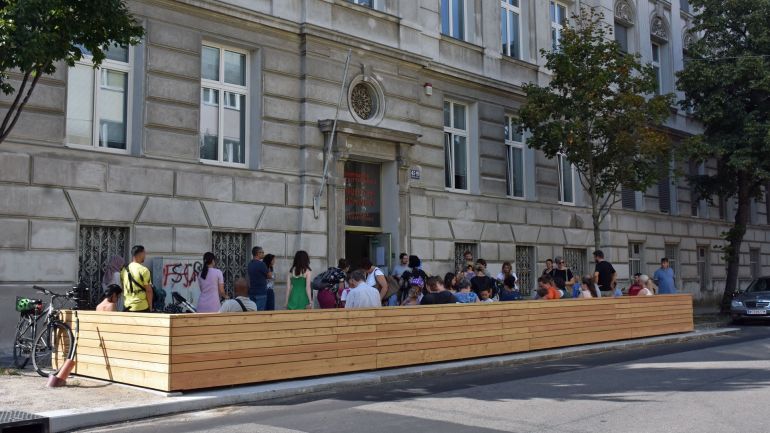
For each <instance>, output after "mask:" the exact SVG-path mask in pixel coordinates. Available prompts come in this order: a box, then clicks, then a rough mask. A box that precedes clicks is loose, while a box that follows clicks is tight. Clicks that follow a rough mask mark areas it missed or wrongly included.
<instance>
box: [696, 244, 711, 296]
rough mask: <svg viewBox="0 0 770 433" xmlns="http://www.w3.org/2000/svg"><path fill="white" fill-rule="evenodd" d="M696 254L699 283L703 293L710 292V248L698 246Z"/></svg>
mask: <svg viewBox="0 0 770 433" xmlns="http://www.w3.org/2000/svg"><path fill="white" fill-rule="evenodd" d="M696 252H697V256H698V261H697V264H698V281H699V283H700V289H701V291H705V290H710V279H711V278H710V276H709V274H710V272H711V264H710V262H711V258H710V257H709V247H706V246H698V247H697V248H696Z"/></svg>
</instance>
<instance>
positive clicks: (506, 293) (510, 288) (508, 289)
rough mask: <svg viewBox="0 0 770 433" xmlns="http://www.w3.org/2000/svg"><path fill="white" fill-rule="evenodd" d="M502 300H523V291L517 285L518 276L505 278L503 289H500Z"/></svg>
mask: <svg viewBox="0 0 770 433" xmlns="http://www.w3.org/2000/svg"><path fill="white" fill-rule="evenodd" d="M500 300H501V301H519V300H521V292H520V291H519V289H518V288H517V287H516V277H514V276H509V277H505V280H503V290H502V291H500Z"/></svg>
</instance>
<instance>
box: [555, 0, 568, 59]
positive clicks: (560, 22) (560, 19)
mask: <svg viewBox="0 0 770 433" xmlns="http://www.w3.org/2000/svg"><path fill="white" fill-rule="evenodd" d="M565 24H567V6H566V5H565V4H563V3H559V2H556V1H552V2H551V44H552V46H551V48H553V50H554V51H558V50H559V45H560V42H559V40H560V39H561V33H562V30H564V25H565Z"/></svg>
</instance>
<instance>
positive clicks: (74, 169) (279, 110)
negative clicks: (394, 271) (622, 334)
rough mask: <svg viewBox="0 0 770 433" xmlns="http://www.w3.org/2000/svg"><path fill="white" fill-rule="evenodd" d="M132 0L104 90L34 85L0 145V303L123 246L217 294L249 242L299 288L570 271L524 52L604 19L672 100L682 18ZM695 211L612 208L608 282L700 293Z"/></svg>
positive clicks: (567, 201) (752, 243)
mask: <svg viewBox="0 0 770 433" xmlns="http://www.w3.org/2000/svg"><path fill="white" fill-rule="evenodd" d="M128 3H129V6H130V8H131V10H132V11H133V12H134V13H135V14H136V16H137V17H138V19H139V20H140V21H141V22H142V24H143V25H144V26H145V28H146V37H145V38H144V40H143V42H142V43H141V44H140V45H138V46H136V47H132V48H130V49H128V50H127V51H123V50H119V49H116V50H115V51H114V55H111V56H110V61H108V62H107V63H106V64H105V66H104V67H103V68H102V70H100V71H95V72H94V71H93V70H91V69H89V66H88V65H87V64H84V65H79V67H78V66H76V67H75V68H66V67H64V66H62V67H60V68H59V69H58V71H57V72H56V74H55V75H53V76H47V77H45V78H43V79H41V81H40V84H39V86H38V88H37V90H36V91H35V93H34V96H33V98H32V100H31V101H30V103H29V105H28V106H27V109H26V110H25V113H24V114H23V116H22V117H21V119H20V121H19V123H18V124H17V126H16V128H15V130H14V131H13V134H12V135H11V137H10V138H9V139H8V140H6V141H5V142H4V143H2V146H0V286H1V287H0V297H1V298H3V300H4V301H5V300H7V299H9V298H11V299H12V298H13V296H15V295H17V294H20V293H29V286H30V285H31V284H33V283H37V284H44V285H49V286H64V285H69V284H72V283H73V282H75V281H78V280H86V281H88V282H89V283H93V282H94V281H97V280H99V279H100V277H101V269H103V266H104V262H105V260H107V259H108V256H110V255H112V254H115V253H120V254H124V255H127V249H128V248H130V245H133V244H143V245H144V246H145V247H146V248H147V249H148V251H149V253H150V255H151V256H152V257H154V258H162V257H166V258H182V259H185V260H187V259H189V260H193V259H196V258H198V257H200V256H201V255H202V253H203V252H205V251H208V250H212V249H213V250H214V251H215V252H216V253H217V254H218V255H220V259H221V262H222V263H221V265H222V266H223V267H225V268H227V269H228V272H229V274H228V275H231V276H232V275H235V274H237V273H238V272H239V271H238V270H239V269H240V268H242V266H243V263H245V260H247V259H248V253H247V251H248V249H249V248H250V247H251V246H252V245H261V246H263V247H264V248H265V249H266V250H267V252H270V253H273V254H276V255H277V256H278V262H277V271H278V272H279V273H280V274H284V275H285V272H286V271H287V269H288V266H289V264H290V259H291V257H292V255H293V253H294V251H296V250H298V249H305V250H307V251H308V252H309V253H310V255H311V257H312V264H313V268H314V269H322V268H325V267H326V266H327V264H331V263H334V262H336V260H337V259H338V258H339V257H349V258H356V257H361V256H363V255H369V256H370V257H371V258H372V259H375V261H377V262H379V263H378V264H379V265H384V266H387V265H391V266H392V265H393V260H394V259H393V258H394V257H397V255H398V253H399V252H401V251H407V252H409V253H412V254H417V255H419V256H420V257H422V258H423V260H424V264H425V268H426V269H427V270H428V271H429V272H431V273H436V274H443V273H445V272H448V271H450V270H453V269H454V268H455V264H456V256H457V255H458V254H459V253H461V252H462V251H463V250H465V249H470V250H472V251H474V253H475V254H476V255H477V256H478V257H483V258H485V259H487V260H488V261H489V262H490V263H491V264H492V266H493V267H494V268H497V267H498V266H499V265H500V264H501V263H502V262H503V261H511V262H513V263H514V266H515V267H516V268H517V271H518V272H519V274H520V275H521V276H523V277H524V281H523V282H524V285H525V286H528V287H531V286H532V285H533V284H534V281H533V280H534V276H536V275H537V274H538V273H539V271H538V270H539V268H540V267H541V262H542V261H543V260H544V259H545V258H547V257H553V256H555V255H564V256H566V257H567V260H568V262H569V263H570V265H571V266H572V267H573V268H576V269H578V270H587V269H589V266H590V264H589V259H590V257H589V254H590V251H591V245H592V235H591V224H590V217H589V215H590V214H589V212H588V210H587V208H586V197H585V196H584V194H583V193H582V192H581V191H580V190H579V188H577V187H576V185H577V181H576V178H575V175H574V173H573V172H572V170H571V168H570V166H569V164H568V162H566V161H560V160H557V159H554V160H549V159H546V158H545V157H544V156H543V155H542V154H541V153H539V152H536V151H533V150H531V149H529V148H527V147H526V144H525V142H526V137H518V136H517V134H515V133H514V132H513V130H512V127H514V126H515V125H511V124H510V120H509V119H508V118H507V116H510V115H511V114H514V113H515V112H516V110H517V107H519V106H520V105H521V104H522V102H523V100H524V95H523V92H522V89H521V86H522V84H524V83H528V82H539V83H543V82H546V80H547V79H548V73H547V71H546V70H545V69H544V67H543V60H542V59H541V58H540V56H539V54H538V53H539V50H541V49H549V48H551V47H553V44H554V37H558V34H559V31H560V29H561V26H562V25H563V21H562V20H561V18H560V17H565V19H566V17H568V16H569V15H570V14H571V13H574V12H575V11H577V10H578V8H579V7H581V6H582V5H587V6H596V7H598V8H600V9H601V10H602V11H603V12H604V14H605V16H606V19H607V20H608V21H613V20H614V23H615V28H616V33H617V37H618V38H619V40H621V39H622V40H621V43H622V44H623V45H624V46H625V47H627V49H628V50H629V51H633V52H639V53H641V55H642V57H643V59H644V60H645V61H647V62H653V63H654V64H655V65H656V66H657V67H658V70H659V71H660V74H659V75H660V87H661V91H664V92H669V91H676V90H675V88H674V73H675V71H676V70H679V69H681V68H682V65H683V51H684V47H685V44H686V40H685V39H686V37H685V33H684V30H685V29H686V28H687V27H688V26H689V21H690V20H691V15H690V13H691V12H690V11H689V7H688V6H687V4H686V2H682V3H681V4H680V3H679V1H678V0H674V1H672V2H668V1H666V0H617V1H614V0H593V1H590V0H582V1H581V0H574V1H564V2H561V1H559V2H551V1H547V0H503V1H500V0H357V1H346V0H280V1H279V0H248V1H246V0H221V1H215V0H196V1H190V0H130V1H129V2H128ZM348 49H350V50H351V60H350V66H349V69H348V73H347V77H346V80H345V82H344V83H343V82H342V79H343V75H344V73H345V63H346V57H347V53H348ZM341 90H342V104H341V109H340V111H339V122H338V124H337V127H336V130H335V131H334V135H333V136H332V124H333V119H334V117H335V112H336V106H337V101H338V98H339V96H340V92H341ZM8 102H9V98H8V97H5V96H4V97H2V98H0V110H2V109H4V108H5V107H7V104H8ZM668 129H669V131H670V133H671V136H672V138H673V139H674V140H675V141H676V140H681V139H682V138H684V137H687V136H688V135H690V134H692V133H696V132H697V125H695V124H693V123H692V122H691V121H690V120H688V117H687V116H686V113H683V112H681V111H678V112H676V114H675V115H673V116H672V118H671V119H670V121H669V124H668ZM332 139H333V140H332ZM329 142H331V143H332V145H331V148H330V149H326V144H327V143H329ZM327 150H328V151H327ZM327 159H328V163H327V162H326V160H327ZM678 165H680V166H682V167H685V168H688V167H689V166H688V165H687V164H681V163H680V164H678ZM672 168H673V164H672ZM689 168H690V169H692V170H701V171H703V170H711V169H713V167H710V166H708V165H707V166H705V167H689ZM325 169H326V170H325ZM322 185H324V188H325V189H324V192H323V195H321V196H320V197H319V198H318V199H316V198H315V197H317V196H318V193H319V190H320V189H321V186H322ZM690 196H691V194H690V191H689V189H688V188H687V185H686V184H685V182H684V181H683V180H681V179H675V178H673V177H672V178H671V179H670V181H669V182H662V184H661V185H659V186H657V187H655V188H652V189H651V190H650V191H644V192H633V191H624V192H623V197H624V204H623V206H619V207H618V208H617V210H616V211H614V212H613V213H612V214H611V216H610V217H609V218H608V219H607V221H606V223H605V229H604V232H603V245H604V246H605V248H604V250H605V252H606V254H607V257H608V259H609V260H610V261H611V262H613V263H614V264H615V266H616V268H617V269H618V271H619V273H620V274H621V280H624V279H626V278H627V276H628V274H629V272H630V270H636V269H638V270H640V271H641V272H645V273H652V272H653V271H654V270H655V269H656V268H657V266H658V263H659V260H660V258H661V257H663V256H668V257H670V258H672V260H673V261H674V267H675V269H676V271H677V280H678V286H679V287H681V288H683V289H684V290H686V291H689V292H692V293H694V294H695V296H696V298H709V297H713V296H716V295H717V294H718V293H717V291H718V290H719V288H720V287H721V282H722V281H724V273H725V272H724V266H723V262H722V260H721V259H720V254H719V252H718V251H717V250H715V248H714V245H715V244H719V243H721V242H720V237H719V236H720V233H721V232H723V231H724V230H725V229H726V228H727V222H726V220H725V217H730V210H731V208H732V207H731V204H730V203H717V204H714V205H710V204H708V203H705V202H698V203H693V202H692V200H691V199H690ZM752 214H753V215H752V225H751V227H749V230H748V233H747V235H746V243H745V244H744V245H745V251H742V258H741V262H742V267H741V274H740V275H741V276H740V278H741V280H742V281H743V282H744V283H745V281H747V280H749V279H750V278H751V277H752V276H755V275H756V274H758V273H761V272H762V271H763V269H766V268H767V267H769V266H770V259H769V258H768V254H769V253H770V231H768V230H767V228H768V220H767V218H768V216H767V212H766V206H765V204H764V203H757V204H756V205H755V206H754V207H753V212H752ZM278 284H279V285H281V280H279V283H278ZM3 329H6V327H5V325H4V326H3Z"/></svg>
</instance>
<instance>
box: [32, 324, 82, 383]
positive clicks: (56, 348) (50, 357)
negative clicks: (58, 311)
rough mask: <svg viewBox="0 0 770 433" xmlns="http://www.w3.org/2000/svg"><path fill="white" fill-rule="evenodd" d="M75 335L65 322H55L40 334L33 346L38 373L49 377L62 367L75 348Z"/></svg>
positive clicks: (33, 361)
mask: <svg viewBox="0 0 770 433" xmlns="http://www.w3.org/2000/svg"><path fill="white" fill-rule="evenodd" d="M74 341H75V337H74V336H73V335H72V330H71V329H70V328H69V326H67V325H65V324H64V323H60V322H54V323H51V324H50V325H48V326H47V327H46V328H45V329H43V331H42V332H41V333H40V335H38V337H37V339H36V340H35V344H34V345H33V346H32V366H33V367H35V370H37V374H39V375H41V376H43V377H48V376H50V375H52V374H56V373H58V372H59V369H61V367H62V364H64V361H65V360H66V359H67V358H68V357H69V356H70V352H71V351H72V350H73V349H74V346H73V343H74Z"/></svg>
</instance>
